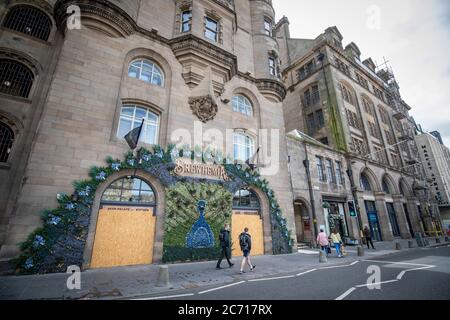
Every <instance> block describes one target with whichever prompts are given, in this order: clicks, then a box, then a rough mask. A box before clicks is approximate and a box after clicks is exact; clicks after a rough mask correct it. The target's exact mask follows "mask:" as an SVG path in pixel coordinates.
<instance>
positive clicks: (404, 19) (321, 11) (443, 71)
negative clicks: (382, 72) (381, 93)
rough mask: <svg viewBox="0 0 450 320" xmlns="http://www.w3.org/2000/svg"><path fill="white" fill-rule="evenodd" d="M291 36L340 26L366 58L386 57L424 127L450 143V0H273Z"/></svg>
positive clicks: (346, 38) (309, 36)
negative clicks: (288, 25) (286, 18)
mask: <svg viewBox="0 0 450 320" xmlns="http://www.w3.org/2000/svg"><path fill="white" fill-rule="evenodd" d="M273 5H274V7H275V11H276V14H277V19H280V18H281V17H282V16H283V15H285V16H287V17H288V19H289V22H290V31H291V37H292V38H307V39H313V38H316V37H317V36H318V35H319V34H321V33H322V32H323V31H324V30H325V29H326V28H327V27H329V26H337V27H338V28H339V30H340V31H341V33H342V35H343V36H344V40H343V42H344V46H345V45H347V44H348V43H350V42H352V41H353V42H355V43H356V44H357V45H358V47H359V49H360V50H361V52H362V60H364V59H366V58H368V57H372V58H373V59H374V61H376V62H377V63H378V64H382V63H383V58H384V57H385V58H386V60H388V61H389V64H390V65H391V67H392V68H393V70H394V73H395V75H396V78H397V81H398V82H399V84H400V87H401V88H400V90H401V94H402V97H403V99H404V100H405V101H406V102H407V103H408V104H409V105H410V106H411V107H412V111H411V114H412V116H413V117H414V118H415V120H416V122H417V123H419V124H421V125H422V127H423V129H424V130H426V131H433V130H438V131H440V132H441V134H442V136H443V138H444V142H445V144H446V145H447V146H450V1H449V0H394V1H392V0H372V1H368V0H338V1H336V0H321V1H302V0H273ZM377 17H379V19H377Z"/></svg>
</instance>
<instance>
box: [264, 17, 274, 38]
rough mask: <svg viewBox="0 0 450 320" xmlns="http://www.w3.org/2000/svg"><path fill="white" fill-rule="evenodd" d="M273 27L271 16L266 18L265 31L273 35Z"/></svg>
mask: <svg viewBox="0 0 450 320" xmlns="http://www.w3.org/2000/svg"><path fill="white" fill-rule="evenodd" d="M272 28H273V23H272V20H271V19H269V18H264V33H265V34H266V35H268V36H270V37H271V36H272Z"/></svg>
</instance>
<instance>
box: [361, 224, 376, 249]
mask: <svg viewBox="0 0 450 320" xmlns="http://www.w3.org/2000/svg"><path fill="white" fill-rule="evenodd" d="M363 234H364V238H366V242H367V249H370V247H369V244H371V245H372V249H373V250H375V247H374V246H373V241H372V234H371V233H370V229H369V226H367V225H366V226H365V227H364V230H363Z"/></svg>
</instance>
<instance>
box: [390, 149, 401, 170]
mask: <svg viewBox="0 0 450 320" xmlns="http://www.w3.org/2000/svg"><path fill="white" fill-rule="evenodd" d="M391 158H392V164H393V165H394V167H397V168H400V167H401V166H402V162H401V160H400V157H399V155H398V154H396V153H392V152H391Z"/></svg>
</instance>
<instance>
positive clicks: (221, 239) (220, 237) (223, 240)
mask: <svg viewBox="0 0 450 320" xmlns="http://www.w3.org/2000/svg"><path fill="white" fill-rule="evenodd" d="M219 241H220V243H223V242H225V234H224V232H222V231H221V232H220V233H219Z"/></svg>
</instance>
